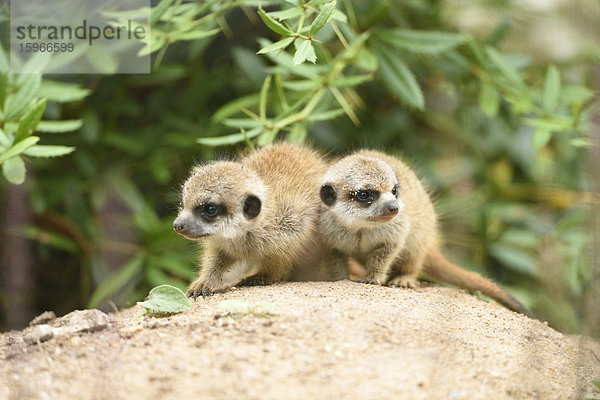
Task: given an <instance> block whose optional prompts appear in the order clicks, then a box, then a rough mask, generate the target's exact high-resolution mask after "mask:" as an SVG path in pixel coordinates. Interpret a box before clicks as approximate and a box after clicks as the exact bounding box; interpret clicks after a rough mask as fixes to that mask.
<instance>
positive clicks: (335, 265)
mask: <svg viewBox="0 0 600 400" xmlns="http://www.w3.org/2000/svg"><path fill="white" fill-rule="evenodd" d="M321 265H322V266H323V269H324V270H325V271H327V275H328V278H329V279H330V280H331V281H340V280H342V279H348V278H349V273H348V256H346V255H345V254H344V253H342V252H341V251H339V250H335V249H333V250H330V251H329V252H328V253H327V254H326V255H325V257H324V258H323V261H322V263H321Z"/></svg>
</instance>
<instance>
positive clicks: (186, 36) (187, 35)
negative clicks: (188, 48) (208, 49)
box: [172, 28, 221, 40]
mask: <svg viewBox="0 0 600 400" xmlns="http://www.w3.org/2000/svg"><path fill="white" fill-rule="evenodd" d="M219 32H221V29H220V28H216V29H211V30H209V31H191V32H182V33H174V34H172V39H173V40H198V39H204V38H206V37H210V36H214V35H216V34H217V33H219Z"/></svg>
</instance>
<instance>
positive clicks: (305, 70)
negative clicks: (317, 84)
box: [258, 38, 323, 79]
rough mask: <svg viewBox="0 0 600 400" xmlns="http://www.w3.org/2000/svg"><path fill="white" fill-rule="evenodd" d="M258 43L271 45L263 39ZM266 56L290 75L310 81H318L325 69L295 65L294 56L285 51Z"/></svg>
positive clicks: (308, 65) (315, 66)
mask: <svg viewBox="0 0 600 400" xmlns="http://www.w3.org/2000/svg"><path fill="white" fill-rule="evenodd" d="M258 42H259V43H260V45H261V46H263V47H265V46H268V45H269V44H271V42H270V41H268V40H267V39H263V38H261V39H258ZM296 43H297V41H296V42H294V44H296ZM266 56H267V57H268V58H269V59H270V60H271V61H273V62H274V63H275V64H277V65H278V66H280V67H281V68H283V69H285V70H286V72H289V73H290V74H293V75H298V76H302V77H304V78H308V79H316V78H319V76H320V75H321V74H322V70H323V68H321V67H320V66H317V65H310V64H300V65H294V64H293V59H292V56H291V55H289V54H288V53H286V52H285V51H281V52H277V53H274V52H271V53H267V54H266Z"/></svg>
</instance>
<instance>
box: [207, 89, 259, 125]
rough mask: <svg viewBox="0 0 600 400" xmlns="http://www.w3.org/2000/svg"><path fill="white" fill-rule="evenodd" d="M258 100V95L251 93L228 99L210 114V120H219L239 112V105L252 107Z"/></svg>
mask: <svg viewBox="0 0 600 400" xmlns="http://www.w3.org/2000/svg"><path fill="white" fill-rule="evenodd" d="M258 102H259V96H258V95H257V94H251V95H248V96H244V97H240V98H237V99H235V100H232V101H230V102H229V103H227V104H225V105H224V106H222V107H221V108H219V109H218V110H217V111H215V113H214V114H213V116H212V120H213V121H215V122H221V121H223V119H225V118H227V117H229V116H230V115H233V114H237V113H239V112H240V106H241V107H246V108H248V107H252V106H254V105H255V104H257V103H258Z"/></svg>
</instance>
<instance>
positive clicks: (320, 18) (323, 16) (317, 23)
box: [308, 0, 336, 37]
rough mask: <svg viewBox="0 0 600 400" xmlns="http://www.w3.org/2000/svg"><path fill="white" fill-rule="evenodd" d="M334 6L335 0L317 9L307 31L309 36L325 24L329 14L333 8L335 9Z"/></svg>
mask: <svg viewBox="0 0 600 400" xmlns="http://www.w3.org/2000/svg"><path fill="white" fill-rule="evenodd" d="M335 6H336V1H335V0H334V1H332V2H330V3H326V4H324V5H323V7H322V8H321V11H319V14H318V15H317V16H316V17H315V19H314V21H313V23H312V24H311V25H310V31H309V33H308V34H309V36H311V37H312V36H314V35H315V34H316V33H317V32H319V31H320V30H321V28H323V27H324V26H325V24H326V23H327V21H329V18H331V14H332V13H333V10H335Z"/></svg>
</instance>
